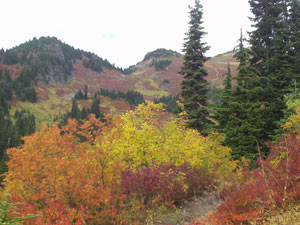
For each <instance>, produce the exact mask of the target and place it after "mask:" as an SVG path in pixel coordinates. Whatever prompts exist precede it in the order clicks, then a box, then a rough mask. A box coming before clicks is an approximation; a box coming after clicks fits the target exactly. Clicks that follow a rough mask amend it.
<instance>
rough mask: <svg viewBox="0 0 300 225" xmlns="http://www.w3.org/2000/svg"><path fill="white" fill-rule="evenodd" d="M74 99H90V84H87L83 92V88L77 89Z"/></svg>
mask: <svg viewBox="0 0 300 225" xmlns="http://www.w3.org/2000/svg"><path fill="white" fill-rule="evenodd" d="M74 99H76V100H87V99H88V86H87V85H85V86H84V89H83V92H82V91H81V90H79V91H77V92H76V94H75V95H74Z"/></svg>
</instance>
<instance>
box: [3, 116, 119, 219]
mask: <svg viewBox="0 0 300 225" xmlns="http://www.w3.org/2000/svg"><path fill="white" fill-rule="evenodd" d="M90 119H91V120H90V121H87V122H86V123H84V124H83V125H80V126H79V125H78V123H77V122H76V121H75V120H70V121H69V124H68V125H67V126H65V127H63V128H62V129H60V128H59V127H58V126H57V124H53V126H52V127H49V128H48V127H46V126H44V127H43V128H42V129H41V130H40V131H38V132H36V133H35V134H33V135H32V136H29V137H25V138H24V144H23V145H22V147H21V148H19V149H17V148H13V149H9V150H8V154H9V156H10V158H11V160H10V161H9V162H8V167H9V171H8V172H7V174H6V178H5V182H6V183H5V185H6V190H7V192H9V193H11V194H12V195H14V196H19V197H20V198H21V199H22V201H23V202H27V203H30V204H32V205H34V206H35V208H36V210H37V211H39V210H40V209H42V213H43V214H44V218H46V219H50V218H52V217H53V218H52V219H50V220H51V221H52V222H51V224H74V223H73V222H72V223H71V222H70V223H67V222H66V220H64V219H63V218H65V217H64V216H62V214H66V217H68V218H72V219H70V221H81V218H79V217H78V215H79V214H78V212H79V211H80V209H81V208H82V207H85V208H87V209H88V210H87V211H89V209H90V208H97V210H101V204H102V203H103V204H105V203H106V202H107V201H109V200H110V198H111V194H110V189H109V188H107V187H105V186H104V182H102V180H101V179H99V178H101V177H102V175H103V174H102V172H103V171H102V170H101V169H100V167H101V164H99V162H100V161H101V157H102V155H101V152H93V155H91V154H89V151H88V149H89V148H90V145H89V143H91V142H92V141H93V140H94V137H95V134H97V133H99V131H98V130H97V128H98V127H100V126H103V124H102V123H101V122H100V121H99V120H97V119H95V118H93V116H91V117H90ZM97 135H99V134H97ZM82 137H85V138H86V139H87V140H88V142H81V138H82ZM94 159H98V160H97V161H95V160H94ZM115 172H117V171H114V170H111V173H110V174H107V173H106V176H111V177H110V178H106V181H107V182H110V181H113V182H115V183H117V182H118V181H117V179H115V177H118V176H114V174H113V173H115ZM57 204H60V205H61V206H60V208H59V209H63V211H59V210H58V211H55V210H54V208H57V206H55V207H54V205H57ZM51 207H53V209H51ZM53 210H54V211H53ZM82 213H83V211H82ZM89 214H94V213H92V212H89ZM75 215H76V216H75ZM82 216H83V217H84V218H88V217H89V216H87V215H86V214H84V213H83V215H82ZM60 218H61V219H60ZM53 221H54V222H53ZM77 223H78V224H81V223H79V222H76V223H75V224H77Z"/></svg>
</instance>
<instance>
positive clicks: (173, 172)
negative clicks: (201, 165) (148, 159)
mask: <svg viewBox="0 0 300 225" xmlns="http://www.w3.org/2000/svg"><path fill="white" fill-rule="evenodd" d="M212 185H213V180H212V178H211V177H210V176H209V175H208V174H207V173H206V172H205V171H200V170H199V169H196V168H191V167H190V166H188V165H187V164H184V165H181V166H175V165H173V164H169V165H163V166H159V167H157V168H156V167H153V168H143V169H139V170H138V171H136V172H133V171H131V170H127V171H123V172H122V181H121V190H122V191H123V192H124V193H125V194H127V195H132V194H134V195H137V196H138V197H139V198H140V200H142V201H143V202H144V203H145V205H146V207H148V208H150V207H152V204H153V201H156V202H162V203H165V204H167V205H172V204H174V203H177V204H178V203H182V202H183V201H184V200H186V199H188V198H191V197H192V196H194V195H195V194H198V195H199V194H201V193H202V192H203V191H204V190H208V189H210V188H212Z"/></svg>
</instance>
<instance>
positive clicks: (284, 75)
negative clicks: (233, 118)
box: [249, 0, 300, 136]
mask: <svg viewBox="0 0 300 225" xmlns="http://www.w3.org/2000/svg"><path fill="white" fill-rule="evenodd" d="M249 3H250V6H251V11H252V12H253V14H254V18H252V19H251V20H252V21H253V22H254V25H253V27H254V28H255V29H254V30H253V31H252V32H251V33H250V44H251V49H252V55H253V57H252V58H251V64H252V66H253V67H255V68H256V69H257V71H258V74H259V76H260V77H262V79H263V81H264V82H262V84H261V86H262V88H263V89H264V93H263V96H264V99H265V101H266V105H265V107H266V109H267V110H266V112H268V116H267V115H265V118H268V119H267V121H266V122H267V123H268V125H267V126H266V129H267V133H268V135H269V136H273V135H274V130H276V129H278V128H279V127H278V125H279V124H278V123H277V122H276V121H279V120H280V119H281V118H283V116H284V115H283V112H284V111H285V108H286V106H285V103H284V96H285V95H286V94H289V93H291V92H292V91H293V89H294V88H293V86H294V83H295V82H296V83H297V85H298V84H299V83H300V76H299V75H300V66H299V62H300V57H299V56H300V54H299V51H297V50H296V49H297V46H298V44H299V41H300V39H299V38H300V36H299V28H300V26H299V15H300V13H299V2H298V1H297V0H272V1H267V0H262V1H258V0H249ZM297 43H298V44H297Z"/></svg>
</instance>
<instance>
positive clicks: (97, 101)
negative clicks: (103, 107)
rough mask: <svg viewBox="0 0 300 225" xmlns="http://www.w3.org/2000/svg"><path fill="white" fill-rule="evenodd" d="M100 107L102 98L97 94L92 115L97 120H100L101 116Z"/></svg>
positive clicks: (94, 98)
mask: <svg viewBox="0 0 300 225" xmlns="http://www.w3.org/2000/svg"><path fill="white" fill-rule="evenodd" d="M99 107H100V98H99V96H98V95H97V94H95V95H94V97H93V102H92V107H91V113H92V114H95V116H96V118H99V117H100V116H101V114H100V109H99Z"/></svg>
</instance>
